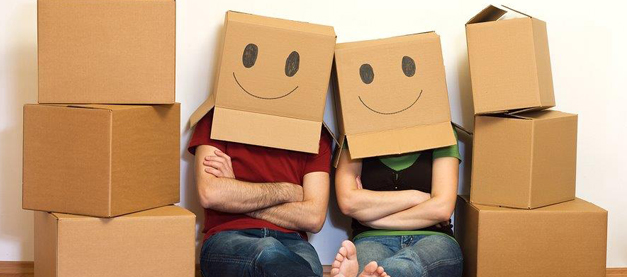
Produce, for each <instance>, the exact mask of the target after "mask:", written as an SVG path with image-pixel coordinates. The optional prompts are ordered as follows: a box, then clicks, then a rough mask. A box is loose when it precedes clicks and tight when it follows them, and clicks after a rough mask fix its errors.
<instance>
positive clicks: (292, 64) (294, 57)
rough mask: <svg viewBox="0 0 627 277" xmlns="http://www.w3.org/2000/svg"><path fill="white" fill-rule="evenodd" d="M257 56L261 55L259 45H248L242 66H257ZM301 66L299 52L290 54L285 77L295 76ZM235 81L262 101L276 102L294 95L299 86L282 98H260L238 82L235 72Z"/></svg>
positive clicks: (286, 61)
mask: <svg viewBox="0 0 627 277" xmlns="http://www.w3.org/2000/svg"><path fill="white" fill-rule="evenodd" d="M257 55H259V47H257V45H255V44H253V43H249V44H248V45H246V47H245V48H244V53H243V54H242V64H243V65H244V67H246V68H251V67H253V66H254V65H255V63H256V62H257ZM299 66H300V55H299V54H298V52H296V51H292V53H290V55H289V56H288V57H287V60H285V75H286V76H287V77H292V76H294V75H296V72H298V68H299ZM233 79H234V80H235V83H237V85H238V86H239V87H240V88H241V89H242V90H243V91H244V92H245V93H247V94H248V95H250V96H252V97H255V98H257V99H262V100H276V99H280V98H283V97H286V96H288V95H290V94H292V92H294V91H296V89H298V86H296V87H295V88H294V89H292V90H291V91H290V92H288V93H286V94H283V95H281V96H276V97H263V96H259V95H256V94H253V93H251V92H249V91H248V90H246V89H245V88H244V86H242V84H240V82H239V80H237V76H235V71H233Z"/></svg>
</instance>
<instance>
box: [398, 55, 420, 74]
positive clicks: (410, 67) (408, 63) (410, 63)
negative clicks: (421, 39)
mask: <svg viewBox="0 0 627 277" xmlns="http://www.w3.org/2000/svg"><path fill="white" fill-rule="evenodd" d="M401 66H402V67H403V73H405V76H407V77H411V76H414V74H416V63H415V62H414V59H412V58H410V57H408V56H404V57H403V61H402V62H401Z"/></svg>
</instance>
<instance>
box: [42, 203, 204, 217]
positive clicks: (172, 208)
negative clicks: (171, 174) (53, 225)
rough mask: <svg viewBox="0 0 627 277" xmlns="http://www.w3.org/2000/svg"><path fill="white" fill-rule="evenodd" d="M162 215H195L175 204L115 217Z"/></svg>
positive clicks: (69, 215)
mask: <svg viewBox="0 0 627 277" xmlns="http://www.w3.org/2000/svg"><path fill="white" fill-rule="evenodd" d="M50 214H51V215H52V216H54V217H55V218H57V219H58V220H79V219H80V220H86V219H92V220H102V218H100V217H92V216H84V215H73V214H64V213H50ZM162 216H195V215H194V214H193V213H192V212H190V211H188V210H186V209H184V208H181V207H179V206H176V205H168V206H163V207H160V208H155V209H150V210H145V211H140V212H136V213H131V214H126V215H121V216H117V217H115V219H116V220H119V219H124V218H136V217H162Z"/></svg>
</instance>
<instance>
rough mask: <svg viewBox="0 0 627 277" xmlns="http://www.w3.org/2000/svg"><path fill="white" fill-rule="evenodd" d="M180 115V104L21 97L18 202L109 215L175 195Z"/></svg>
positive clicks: (27, 206) (172, 200)
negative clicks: (69, 102) (66, 102)
mask: <svg viewBox="0 0 627 277" xmlns="http://www.w3.org/2000/svg"><path fill="white" fill-rule="evenodd" d="M179 119H180V105H179V104H173V105H155V106H131V105H124V106H106V105H75V106H63V105H45V104H41V105H25V106H24V149H23V150H24V166H23V185H22V208H24V209H30V210H42V211H56V212H64V213H73V214H83V215H91V216H100V217H112V216H117V215H121V214H127V213H132V212H136V211H140V210H146V209H150V208H154V207H159V206H164V205H168V204H173V203H177V202H178V201H179V174H180V173H179V171H180V170H179V167H180V163H179V144H180V140H179V132H180V127H179V125H180V120H179ZM140 196H141V197H140Z"/></svg>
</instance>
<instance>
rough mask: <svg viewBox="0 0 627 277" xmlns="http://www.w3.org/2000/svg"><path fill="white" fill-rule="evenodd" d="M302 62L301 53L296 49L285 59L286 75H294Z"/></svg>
mask: <svg viewBox="0 0 627 277" xmlns="http://www.w3.org/2000/svg"><path fill="white" fill-rule="evenodd" d="M299 64H300V55H299V54H298V52H296V51H292V53H290V55H289V56H288V57H287V60H285V75H286V76H287V77H292V76H294V75H295V74H296V72H298V66H299Z"/></svg>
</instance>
